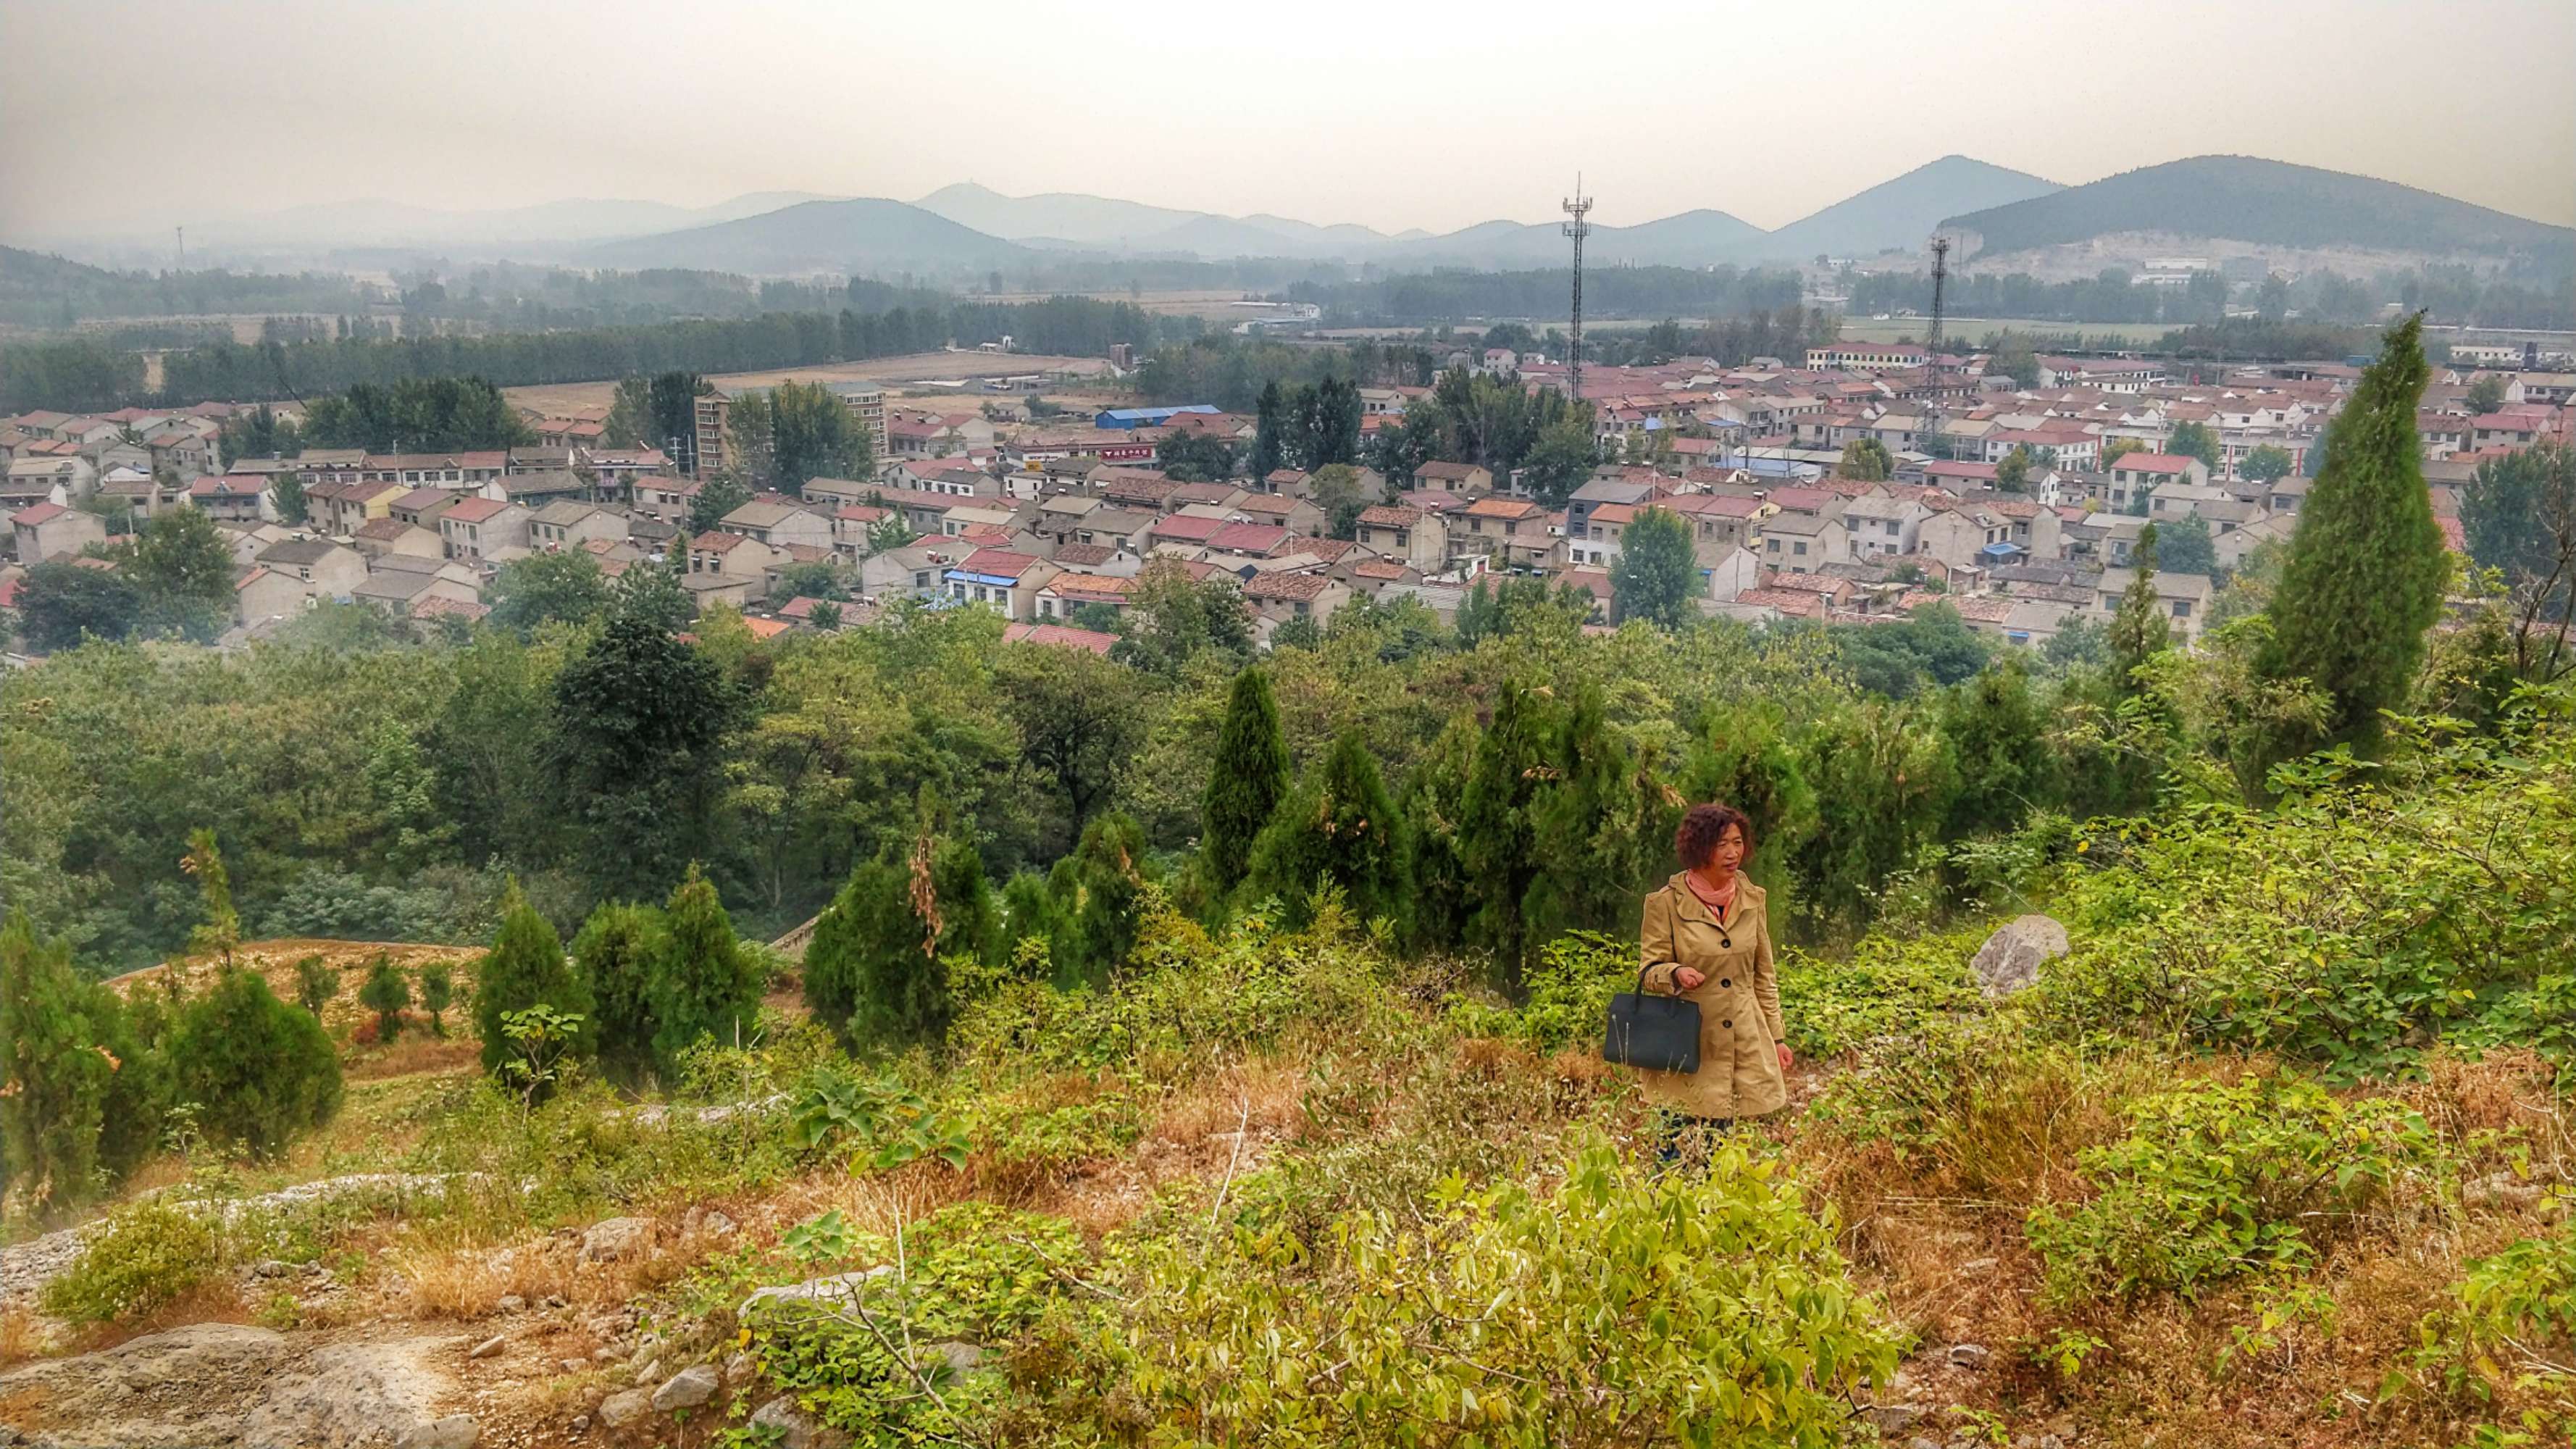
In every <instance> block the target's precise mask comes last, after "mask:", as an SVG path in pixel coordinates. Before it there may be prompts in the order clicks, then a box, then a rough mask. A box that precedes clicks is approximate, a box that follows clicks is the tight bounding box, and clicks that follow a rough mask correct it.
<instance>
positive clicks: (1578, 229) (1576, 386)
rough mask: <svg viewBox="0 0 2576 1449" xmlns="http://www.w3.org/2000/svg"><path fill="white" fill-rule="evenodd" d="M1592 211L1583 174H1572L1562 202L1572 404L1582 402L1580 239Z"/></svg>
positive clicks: (1586, 231)
mask: <svg viewBox="0 0 2576 1449" xmlns="http://www.w3.org/2000/svg"><path fill="white" fill-rule="evenodd" d="M1591 210H1592V198H1591V197H1589V196H1586V195H1584V194H1583V173H1582V172H1580V171H1578V172H1576V173H1574V194H1573V195H1572V196H1569V197H1567V198H1566V199H1565V214H1566V215H1567V216H1569V217H1571V218H1573V219H1572V220H1571V221H1568V222H1567V223H1566V224H1565V234H1566V235H1567V236H1570V237H1572V238H1574V316H1573V318H1572V319H1571V322H1570V325H1568V326H1567V328H1566V339H1567V340H1566V355H1565V386H1566V390H1567V391H1568V392H1571V393H1572V394H1573V395H1574V400H1575V401H1576V402H1578V403H1579V402H1581V401H1583V239H1584V238H1585V237H1588V236H1590V235H1592V223H1590V222H1588V221H1585V220H1584V219H1583V218H1584V215H1585V214H1586V213H1588V212H1590V211H1591Z"/></svg>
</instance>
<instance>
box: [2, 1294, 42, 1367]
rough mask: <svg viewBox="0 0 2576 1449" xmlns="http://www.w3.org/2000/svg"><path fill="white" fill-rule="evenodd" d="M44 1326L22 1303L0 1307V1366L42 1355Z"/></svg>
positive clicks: (23, 1361)
mask: <svg viewBox="0 0 2576 1449" xmlns="http://www.w3.org/2000/svg"><path fill="white" fill-rule="evenodd" d="M44 1350H45V1326H44V1323H43V1322H42V1320H40V1319H38V1318H37V1317H36V1315H35V1313H34V1312H33V1311H31V1310H29V1309H28V1308H27V1307H25V1306H24V1305H22V1304H12V1305H11V1306H9V1307H8V1308H5V1309H0V1367H6V1366H8V1365H10V1364H14V1363H25V1362H26V1361H27V1360H29V1359H31V1358H37V1357H40V1356H42V1355H43V1353H44Z"/></svg>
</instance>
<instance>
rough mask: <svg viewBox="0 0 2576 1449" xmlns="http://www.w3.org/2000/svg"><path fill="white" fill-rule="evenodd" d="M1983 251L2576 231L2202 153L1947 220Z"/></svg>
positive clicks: (2402, 247)
mask: <svg viewBox="0 0 2576 1449" xmlns="http://www.w3.org/2000/svg"><path fill="white" fill-rule="evenodd" d="M1941 225H1942V227H1943V228H1945V229H1950V230H1956V231H1960V232H1973V233H1975V234H1976V237H1977V238H1978V245H1977V248H1976V250H1977V251H1978V252H1979V253H1992V252H2021V251H2028V250H2033V249H2036V248H2040V247H2050V246H2065V245H2074V244H2080V243H2083V242H2088V241H2091V240H2093V239H2094V238H2096V237H2101V236H2107V235H2112V234H2116V233H2123V232H2152V233H2159V234H2168V235H2173V236H2178V237H2216V238H2225V239H2227V240H2231V241H2240V242H2253V243H2258V244H2263V245H2271V246H2282V247H2300V248H2319V249H2321V248H2337V247H2341V248H2353V249H2361V250H2371V251H2392V252H2432V253H2486V254H2496V253H2503V252H2507V251H2541V250H2567V249H2570V248H2571V247H2576V231H2571V230H2570V229H2568V228H2566V227H2563V226H2550V225H2547V224H2546V223H2543V222H2537V221H2531V220H2528V219H2526V218H2523V217H2519V216H2511V215H2508V214H2506V213H2504V212H2501V211H2493V210H2490V209H2488V208H2486V207H2483V206H2472V205H2470V204H2469V203H2467V202H2465V201H2455V200H2453V199H2452V198H2450V197H2447V196H2442V195H2439V194H2437V193H2434V192H2430V191H2422V190H2418V189H2417V188H2415V187H2412V186H2400V185H2398V184H2397V183H2395V182H2392V181H2380V180H2375V179H2373V178H2371V177H2367V176H2353V175H2348V174H2346V173H2344V172H2340V171H2325V170H2320V169H2319V168H2317V167H2314V166H2293V165H2291V164H2289V163H2288V162H2283V161H2266V160H2264V159H2262V158H2260V157H2256V156H2194V157H2191V158H2189V159H2187V160H2182V161H2170V162H2167V163H2165V164H2164V165H2161V166H2148V167H2143V168H2141V169H2139V170H2136V171H2124V172H2121V173H2120V174H2119V175H2117V176H2106V177H2104V178H2103V179H2101V180H2099V181H2094V182H2088V183H2086V184H2085V185H2082V186H2073V187H2068V188H2067V189H2065V190H2063V191H2056V192H2051V193H2049V194H2048V195H2046V196H2038V197H2033V198H2031V199H2029V200H2027V201H2017V202H2013V203H2011V204H2010V205H2006V206H1995V207H1988V208H1986V209H1985V210H1982V211H1971V212H1965V213H1962V214H1957V215H1953V216H1950V217H1947V218H1945V219H1943V221H1942V222H1941Z"/></svg>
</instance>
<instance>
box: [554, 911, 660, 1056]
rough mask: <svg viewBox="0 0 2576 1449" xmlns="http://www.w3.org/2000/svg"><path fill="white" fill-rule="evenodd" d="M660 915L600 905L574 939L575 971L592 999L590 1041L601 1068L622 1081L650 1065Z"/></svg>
mask: <svg viewBox="0 0 2576 1449" xmlns="http://www.w3.org/2000/svg"><path fill="white" fill-rule="evenodd" d="M661 932H662V913H661V912H660V911H657V910H655V909H653V908H652V907H651V906H638V905H629V904H627V903H625V902H622V901H603V902H601V903H600V905H599V906H598V907H597V908H595V909H593V910H592V911H591V913H590V919H589V920H587V921H584V922H582V924H581V934H579V935H577V936H575V937H573V939H572V959H573V965H574V967H575V968H576V970H577V971H578V972H579V975H580V981H581V986H582V989H583V990H585V991H587V992H589V993H590V1001H591V1009H592V1016H591V1022H590V1025H591V1031H590V1040H591V1041H592V1042H593V1043H594V1044H595V1046H596V1047H597V1049H598V1052H599V1060H600V1064H601V1065H602V1066H603V1067H605V1068H606V1069H607V1070H609V1071H610V1072H612V1073H614V1074H616V1075H617V1076H619V1077H620V1078H623V1079H626V1080H629V1081H631V1080H634V1079H636V1078H638V1077H641V1076H642V1075H643V1074H644V1073H645V1072H646V1071H647V1070H649V1069H650V1068H651V1067H652V1065H653V1034H654V1032H655V1031H656V1030H657V1029H658V1028H659V1027H660V1025H661V1023H660V1022H659V1020H657V1019H656V1018H655V1016H654V1015H653V964H654V962H655V961H656V960H657V959H659V957H660V955H661Z"/></svg>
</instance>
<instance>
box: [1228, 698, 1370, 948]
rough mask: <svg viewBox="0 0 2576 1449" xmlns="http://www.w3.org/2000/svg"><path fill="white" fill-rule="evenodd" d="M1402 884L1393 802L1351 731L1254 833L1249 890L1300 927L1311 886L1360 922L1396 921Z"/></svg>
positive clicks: (1305, 918)
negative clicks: (1325, 887) (1323, 888)
mask: <svg viewBox="0 0 2576 1449" xmlns="http://www.w3.org/2000/svg"><path fill="white" fill-rule="evenodd" d="M1403 878H1404V854H1403V849H1402V846H1401V836H1400V817H1399V816H1398V814H1397V811H1396V808H1395V799H1394V797H1393V796H1391V795H1389V794H1388V793H1387V790H1386V779H1385V777H1384V776H1383V775H1381V774H1380V773H1379V772H1378V767H1377V756H1375V755H1374V754H1371V753H1370V752H1369V747H1368V742H1367V741H1366V740H1364V739H1363V738H1361V735H1360V732H1359V730H1358V729H1357V728H1352V729H1347V730H1344V731H1343V732H1342V733H1341V736H1340V737H1339V738H1337V739H1335V740H1334V741H1333V748H1332V749H1331V751H1330V752H1328V753H1327V754H1326V755H1325V756H1324V758H1323V759H1322V760H1321V761H1319V762H1317V763H1316V764H1315V765H1313V766H1311V767H1309V768H1308V769H1307V771H1306V773H1305V776H1304V778H1302V779H1300V780H1299V781H1298V782H1297V788H1296V790H1295V791H1294V792H1293V793H1291V794H1290V795H1289V797H1288V799H1287V801H1286V802H1285V803H1283V804H1282V805H1281V806H1280V807H1279V809H1278V810H1277V811H1276V812H1275V813H1274V814H1273V815H1272V816H1271V818H1270V825H1269V827H1268V828H1267V829H1265V830H1263V831H1262V832H1261V839H1260V841H1259V843H1258V844H1257V845H1256V846H1255V847H1254V849H1253V860H1252V874H1251V877H1250V879H1251V883H1252V889H1253V890H1254V891H1255V892H1257V893H1259V894H1262V895H1268V896H1275V897H1277V898H1278V900H1279V903H1280V906H1281V908H1282V910H1283V911H1284V912H1285V918H1286V921H1287V923H1288V924H1289V925H1291V926H1302V925H1304V924H1305V923H1306V922H1307V921H1308V920H1309V919H1310V918H1311V917H1312V914H1313V911H1312V896H1313V893H1314V891H1315V888H1316V886H1317V885H1318V884H1322V883H1326V882H1329V883H1330V884H1332V885H1334V886H1337V887H1339V888H1340V890H1341V892H1342V895H1343V898H1344V899H1345V900H1346V901H1347V902H1348V903H1349V905H1350V910H1351V914H1352V915H1353V916H1354V917H1356V918H1357V919H1359V920H1360V921H1362V922H1367V921H1372V920H1375V919H1377V918H1378V917H1380V916H1389V917H1394V916H1400V915H1401V913H1402V910H1403V903H1404V890H1403Z"/></svg>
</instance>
